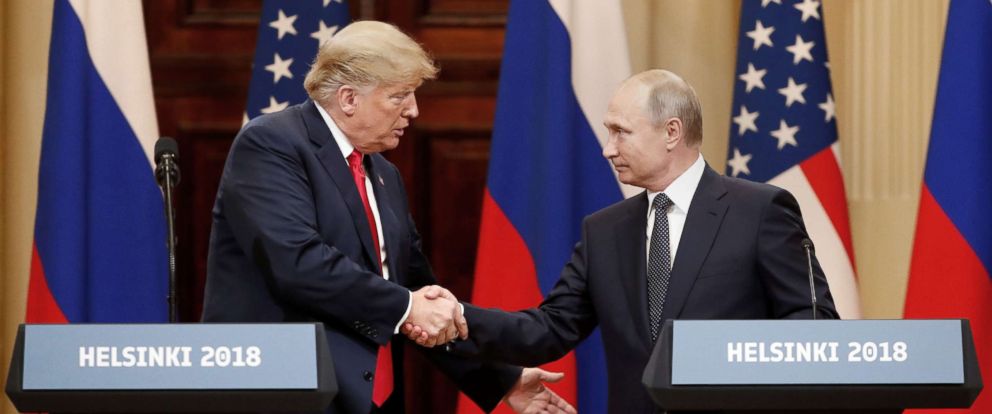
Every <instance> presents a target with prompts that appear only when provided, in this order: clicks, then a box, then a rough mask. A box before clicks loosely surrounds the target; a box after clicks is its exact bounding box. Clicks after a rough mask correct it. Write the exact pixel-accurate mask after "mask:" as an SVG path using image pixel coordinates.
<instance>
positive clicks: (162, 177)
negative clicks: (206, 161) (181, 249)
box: [156, 153, 179, 323]
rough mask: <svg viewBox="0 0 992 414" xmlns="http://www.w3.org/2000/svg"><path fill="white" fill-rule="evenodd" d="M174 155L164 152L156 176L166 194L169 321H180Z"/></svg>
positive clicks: (176, 178) (176, 174) (177, 170)
mask: <svg viewBox="0 0 992 414" xmlns="http://www.w3.org/2000/svg"><path fill="white" fill-rule="evenodd" d="M174 157H175V155H173V154H171V153H165V154H162V160H161V162H160V163H159V165H158V168H156V176H157V177H158V179H159V183H160V184H161V186H162V192H163V193H164V194H165V221H166V227H167V231H168V234H167V239H166V246H167V247H168V249H169V296H168V301H169V323H176V322H178V321H179V316H178V315H179V314H178V312H177V311H176V211H175V208H174V207H173V206H172V188H173V187H174V186H175V185H176V184H177V183H178V181H179V180H178V176H179V169H178V168H176V165H175V161H174ZM173 179H175V182H173Z"/></svg>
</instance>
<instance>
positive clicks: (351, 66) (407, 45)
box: [303, 21, 438, 103]
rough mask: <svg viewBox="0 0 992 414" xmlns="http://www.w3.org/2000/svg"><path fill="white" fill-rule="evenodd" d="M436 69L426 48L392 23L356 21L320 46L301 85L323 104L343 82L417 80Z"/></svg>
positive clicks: (375, 83)
mask: <svg viewBox="0 0 992 414" xmlns="http://www.w3.org/2000/svg"><path fill="white" fill-rule="evenodd" d="M437 72H438V69H437V67H436V66H435V65H434V60H433V59H431V57H430V55H428V54H427V51H425V50H424V48H423V47H421V46H420V44H418V43H417V42H416V41H414V40H413V39H411V38H410V37H409V36H407V35H406V34H405V33H403V32H402V31H400V30H399V29H398V28H397V27H396V26H393V25H391V24H388V23H383V22H377V21H360V22H354V23H352V24H350V25H348V26H347V27H345V28H344V29H342V30H341V31H339V32H338V33H337V34H335V35H334V37H332V38H331V40H329V41H327V42H325V43H324V44H323V45H321V46H320V50H319V51H318V52H317V57H316V58H315V59H314V62H313V65H312V66H311V67H310V72H308V73H307V77H306V79H304V81H303V87H304V88H306V90H307V94H309V95H310V98H311V99H313V100H314V101H317V102H321V103H323V102H327V101H329V100H330V99H331V98H332V97H333V96H334V94H336V93H337V91H338V89H339V88H341V87H342V86H344V85H351V86H354V87H356V88H359V89H361V88H366V87H375V86H378V85H380V84H396V83H413V82H421V81H424V80H429V79H434V78H435V77H437Z"/></svg>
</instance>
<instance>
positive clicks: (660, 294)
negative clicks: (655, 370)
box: [648, 193, 672, 343]
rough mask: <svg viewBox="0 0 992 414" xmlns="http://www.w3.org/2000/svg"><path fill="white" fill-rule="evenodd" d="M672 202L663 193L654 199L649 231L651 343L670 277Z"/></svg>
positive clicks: (659, 321)
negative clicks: (652, 216)
mask: <svg viewBox="0 0 992 414" xmlns="http://www.w3.org/2000/svg"><path fill="white" fill-rule="evenodd" d="M671 205H672V200H671V199H670V198H668V196H667V195H665V194H664V193H662V194H658V195H657V196H655V198H654V203H652V205H651V208H653V209H654V229H652V230H651V253H650V257H649V258H648V315H649V316H650V318H651V342H652V343H654V342H655V341H656V340H657V339H658V330H659V329H660V325H661V311H662V310H663V309H664V308H665V294H666V293H668V279H669V277H670V276H671V275H672V260H671V257H672V252H671V246H670V245H669V243H668V207H671Z"/></svg>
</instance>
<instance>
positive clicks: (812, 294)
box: [803, 239, 817, 321]
mask: <svg viewBox="0 0 992 414" xmlns="http://www.w3.org/2000/svg"><path fill="white" fill-rule="evenodd" d="M812 247H813V242H812V241H810V240H809V239H803V249H805V250H806V264H807V265H808V266H809V296H810V298H811V303H812V304H813V320H814V321H815V320H816V313H817V312H816V288H814V284H813V255H812V253H811V252H810V250H811V249H812Z"/></svg>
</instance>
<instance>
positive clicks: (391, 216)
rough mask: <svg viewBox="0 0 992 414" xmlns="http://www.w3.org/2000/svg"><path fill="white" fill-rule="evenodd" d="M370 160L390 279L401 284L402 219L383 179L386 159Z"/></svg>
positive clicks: (380, 157) (372, 156)
mask: <svg viewBox="0 0 992 414" xmlns="http://www.w3.org/2000/svg"><path fill="white" fill-rule="evenodd" d="M367 158H368V165H369V169H368V175H369V180H370V181H371V182H372V191H373V193H375V202H376V204H377V205H378V207H379V221H381V222H382V237H383V238H384V239H385V240H383V241H382V244H383V245H384V246H386V262H387V263H388V265H389V270H390V272H389V278H390V279H391V281H393V282H395V283H400V284H402V283H401V282H400V279H399V278H400V271H399V266H397V264H396V263H397V262H396V260H397V259H398V257H399V256H398V255H397V253H398V249H399V245H398V242H399V235H398V234H397V231H398V229H399V228H400V221H399V220H400V218H399V217H398V216H397V215H396V212H395V210H394V209H393V207H392V202H393V201H394V200H391V199H390V198H389V194H388V192H387V191H386V181H385V180H383V178H382V172H383V171H386V166H385V165H384V164H385V162H386V161H385V159H383V158H382V156H381V155H379V154H373V155H370V156H368V157H367Z"/></svg>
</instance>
